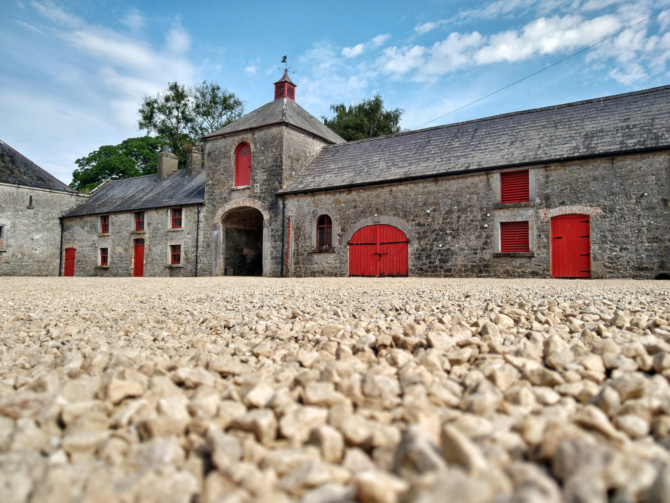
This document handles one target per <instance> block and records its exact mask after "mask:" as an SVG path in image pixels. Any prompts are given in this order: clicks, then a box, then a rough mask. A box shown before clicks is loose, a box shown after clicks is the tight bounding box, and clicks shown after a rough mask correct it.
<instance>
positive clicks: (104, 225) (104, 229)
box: [100, 215, 109, 234]
mask: <svg viewBox="0 0 670 503" xmlns="http://www.w3.org/2000/svg"><path fill="white" fill-rule="evenodd" d="M100 232H101V233H102V234H109V215H102V216H101V217H100Z"/></svg>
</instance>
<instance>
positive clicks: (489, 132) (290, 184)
mask: <svg viewBox="0 0 670 503" xmlns="http://www.w3.org/2000/svg"><path fill="white" fill-rule="evenodd" d="M296 95H297V94H296V86H295V84H294V83H293V82H292V81H291V79H290V78H289V76H288V75H287V74H286V73H285V74H284V76H283V77H282V78H281V79H280V80H279V81H277V82H275V84H274V99H273V100H272V101H271V102H269V103H268V104H266V105H264V106H262V107H260V108H258V109H256V110H254V111H252V112H250V113H249V114H247V115H245V116H244V117H242V118H240V119H239V120H237V121H236V122H234V123H232V124H230V125H228V126H226V127H224V128H223V129H221V130H219V131H216V132H215V133H213V134H210V135H208V136H206V137H205V138H204V146H203V155H204V167H205V170H204V171H203V172H202V173H201V174H200V175H198V176H200V177H202V178H201V179H202V180H204V184H205V185H204V195H203V199H202V201H201V202H200V203H197V204H200V205H201V206H198V208H200V207H201V208H202V211H200V210H198V211H199V213H198V215H199V216H198V218H199V223H198V224H196V232H194V233H191V234H184V235H183V241H182V242H181V243H180V244H181V246H183V247H186V246H191V247H192V249H194V250H195V249H197V253H191V255H190V257H191V260H192V261H195V264H194V265H193V267H192V268H190V269H188V274H191V273H193V274H196V270H195V269H197V275H214V276H217V275H225V274H228V275H263V276H303V275H304V276H373V277H377V276H407V275H410V276H439V277H441V276H447V277H449V276H460V277H463V276H493V277H559V278H626V277H632V278H655V277H666V276H667V275H668V273H669V272H670V251H669V247H670V195H669V194H670V86H665V87H659V88H654V89H649V90H644V91H638V92H633V93H628V94H622V95H617V96H609V97H605V98H598V99H593V100H588V101H582V102H577V103H569V104H565V105H559V106H553V107H548V108H541V109H536V110H528V111H523V112H516V113H510V114H505V115H500V116H495V117H489V118H484V119H478V120H473V121H468V122H462V123H457V124H450V125H446V126H439V127H434V128H429V129H423V130H418V131H408V132H403V133H399V134H395V135H390V136H385V137H380V138H372V139H367V140H361V141H357V142H345V141H344V140H342V138H340V137H339V136H338V135H337V134H335V133H334V132H333V131H331V130H330V129H328V128H327V127H326V126H325V125H324V124H323V123H322V122H321V121H320V120H318V119H317V118H315V117H314V116H312V115H310V114H309V113H308V112H307V111H306V110H304V109H303V108H302V107H300V105H298V103H296ZM172 176H174V175H172ZM179 180H181V178H180V179H179ZM179 180H178V179H177V178H176V177H175V178H174V183H175V187H176V184H178V183H180V181H179ZM187 180H190V178H189V176H184V177H183V182H184V183H186V181H187ZM126 183H131V182H130V181H126ZM157 186H158V185H156V187H157ZM146 190H147V191H151V190H154V189H152V188H149V187H147V188H146ZM175 190H176V189H175ZM102 194H104V189H101V190H100V192H99V193H97V194H95V195H94V196H93V197H92V198H91V201H89V203H87V204H89V205H94V204H96V199H97V198H98V197H102ZM161 204H164V207H165V208H168V207H173V206H175V205H178V204H179V205H181V204H182V203H177V202H176V200H175V201H170V200H169V198H166V199H165V200H164V201H163V203H161ZM194 204H196V203H195V202H194ZM161 207H163V206H161ZM130 210H132V211H137V208H134V209H133V208H130V209H128V208H121V209H120V210H119V211H121V212H125V214H126V215H130V214H129V213H128V211H130ZM163 211H167V210H163ZM194 211H195V210H194ZM68 217H77V218H81V217H82V215H79V214H78V213H77V212H76V211H75V212H71V213H70V214H69V215H68ZM119 218H120V217H119ZM127 218H130V217H127ZM162 218H163V220H165V222H168V223H167V224H164V225H168V226H169V220H168V219H167V217H165V216H163V217H162ZM73 220H74V219H73ZM66 221H67V220H66ZM71 225H72V226H73V227H77V228H78V229H79V230H78V231H77V233H72V232H70V230H67V231H66V237H67V239H66V241H67V242H68V243H70V245H69V246H71V247H76V246H79V244H80V243H82V242H84V241H87V240H88V241H89V242H92V241H96V240H97V241H96V244H95V245H90V248H91V250H94V249H98V250H99V249H100V248H101V247H102V245H100V244H99V243H100V239H104V238H103V237H102V236H100V235H99V234H100V228H99V225H101V224H100V223H99V222H97V221H96V223H95V225H93V224H89V225H88V227H86V226H84V225H83V224H82V223H74V221H73V223H72V224H71ZM124 225H125V226H126V227H128V228H130V227H131V225H132V222H131V220H128V223H127V224H124ZM68 229H70V227H68ZM198 236H199V237H198ZM124 239H126V241H128V239H129V238H124ZM161 239H163V238H161ZM163 241H165V240H163ZM128 243H130V241H128ZM128 243H126V244H125V245H124V246H125V248H124V247H121V248H116V247H107V252H108V254H109V255H108V256H109V257H110V258H109V259H108V260H119V258H117V257H116V254H117V253H120V254H121V257H122V258H120V260H121V261H122V264H123V267H121V268H120V269H118V270H117V271H116V273H114V271H112V270H110V272H111V273H112V274H120V275H129V274H130V273H131V271H132V270H133V268H132V267H131V265H130V263H129V262H128V260H129V258H128V257H129V256H130V255H129V252H128V246H130V245H129V244H128ZM187 243H188V244H187ZM115 246H116V245H115ZM161 246H162V248H163V253H162V256H159V257H158V258H157V259H156V260H158V261H159V262H161V261H162V263H161V264H160V267H158V268H150V270H149V271H148V273H149V274H151V275H163V274H165V267H166V266H169V261H170V255H169V253H168V252H167V251H165V250H168V249H169V246H170V243H168V242H167V241H166V242H165V243H163V244H162V245H161ZM77 253H79V252H77ZM98 256H99V253H98ZM83 260H84V261H85V263H86V264H87V265H82V268H81V271H82V274H93V273H95V269H94V267H95V266H96V264H95V262H96V260H99V258H96V256H95V254H91V253H88V254H87V255H86V257H85V258H84V259H83ZM159 262H157V263H159ZM98 265H99V264H98Z"/></svg>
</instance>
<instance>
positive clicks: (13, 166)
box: [0, 140, 86, 276]
mask: <svg viewBox="0 0 670 503" xmlns="http://www.w3.org/2000/svg"><path fill="white" fill-rule="evenodd" d="M85 199H86V196H84V195H81V194H79V193H78V192H77V191H76V190H74V189H71V188H70V187H68V186H67V185H65V184H64V183H62V182H60V181H59V180H57V179H56V178H55V177H53V176H52V175H50V174H49V173H47V172H46V171H44V170H43V169H42V168H40V167H39V166H38V165H37V164H35V163H34V162H32V161H31V160H29V159H27V158H26V157H24V156H23V155H21V154H20V153H19V152H17V151H16V150H14V149H13V148H12V147H10V146H9V145H7V144H6V143H5V142H3V141H1V140H0V276H56V275H58V265H59V262H60V253H59V250H60V239H61V226H60V222H59V217H60V216H61V215H62V214H63V213H64V212H65V211H67V210H69V209H70V208H72V207H73V206H75V205H77V204H79V203H80V202H81V201H83V200H85Z"/></svg>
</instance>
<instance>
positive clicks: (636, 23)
mask: <svg viewBox="0 0 670 503" xmlns="http://www.w3.org/2000/svg"><path fill="white" fill-rule="evenodd" d="M669 9H670V7H666V8H665V9H661V10H659V11H657V12H655V13H654V14H652V15H651V16H649V17H646V18H644V19H642V20H640V21H637V22H635V23H633V24H631V25H629V26H626V27H625V28H622V29H621V30H619V31H617V32H615V33H612V34H611V35H608V36H606V37H605V38H602V39H600V40H598V41H597V42H595V43H593V44H591V45H589V46H588V47H584V48H583V49H580V50H579V51H577V52H575V53H573V54H570V55H569V56H566V57H564V58H563V59H560V60H558V61H555V62H554V63H552V64H550V65H549V66H545V67H544V68H542V69H540V70H537V71H535V72H533V73H531V74H529V75H526V76H525V77H523V78H521V79H519V80H516V81H514V82H512V83H511V84H507V85H506V86H505V87H501V88H500V89H498V90H496V91H493V92H492V93H489V94H487V95H485V96H482V97H481V98H478V99H476V100H474V101H471V102H469V103H466V104H465V105H463V106H460V107H458V108H454V109H453V110H451V111H449V112H447V113H446V114H444V115H440V116H439V117H436V118H435V119H432V120H429V121H428V122H424V123H423V124H421V125H420V126H417V127H416V128H414V130H416V129H421V128H422V127H424V126H426V125H427V124H430V123H431V122H435V121H438V120H440V119H443V118H444V117H446V116H448V115H451V114H453V113H456V112H458V111H460V110H463V109H464V108H467V107H469V106H472V105H474V104H475V103H479V102H480V101H483V100H485V99H486V98H490V97H491V96H493V95H495V94H498V93H500V92H502V91H504V90H505V89H509V88H510V87H512V86H515V85H517V84H519V83H520V82H523V81H524V80H528V79H530V78H531V77H534V76H535V75H537V74H539V73H542V72H544V71H547V70H549V69H550V68H553V67H554V66H556V65H560V64H561V63H563V62H565V61H567V60H569V59H571V58H574V57H575V56H579V55H580V54H582V53H584V52H586V51H588V50H590V49H593V48H594V47H595V46H597V45H599V44H602V43H603V42H605V41H607V40H609V39H611V38H614V37H616V36H617V35H621V34H622V33H624V32H625V31H628V30H630V29H632V28H635V27H636V26H637V25H639V24H642V23H644V22H646V21H649V20H650V19H652V18H654V17H657V16H659V15H661V14H662V13H663V12H665V11H666V10H669Z"/></svg>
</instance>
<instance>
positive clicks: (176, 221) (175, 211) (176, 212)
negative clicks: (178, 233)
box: [172, 208, 181, 229]
mask: <svg viewBox="0 0 670 503" xmlns="http://www.w3.org/2000/svg"><path fill="white" fill-rule="evenodd" d="M172 228H173V229H181V208H172Z"/></svg>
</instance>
